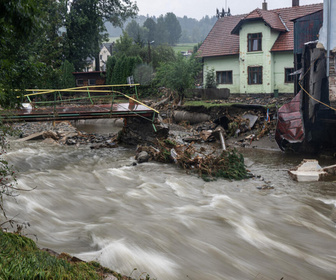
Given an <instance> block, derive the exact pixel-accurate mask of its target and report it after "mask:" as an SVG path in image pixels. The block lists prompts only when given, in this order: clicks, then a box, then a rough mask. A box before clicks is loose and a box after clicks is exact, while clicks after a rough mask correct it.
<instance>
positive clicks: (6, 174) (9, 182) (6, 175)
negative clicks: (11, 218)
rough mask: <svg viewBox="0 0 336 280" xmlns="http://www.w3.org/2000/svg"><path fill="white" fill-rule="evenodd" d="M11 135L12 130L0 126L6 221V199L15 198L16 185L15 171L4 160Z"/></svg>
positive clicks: (0, 184)
mask: <svg viewBox="0 0 336 280" xmlns="http://www.w3.org/2000/svg"><path fill="white" fill-rule="evenodd" d="M9 133H11V130H10V128H9V127H8V126H6V125H2V124H0V210H1V212H2V213H1V214H2V215H3V216H4V218H5V219H7V217H6V212H5V209H4V197H5V196H13V190H14V188H15V185H16V179H15V176H14V171H13V170H12V168H11V167H10V166H9V164H8V162H7V161H6V160H5V159H4V154H5V153H6V149H7V148H8V142H7V140H6V136H7V135H8V134H9ZM1 220H2V219H1V218H0V226H1V225H2V223H1Z"/></svg>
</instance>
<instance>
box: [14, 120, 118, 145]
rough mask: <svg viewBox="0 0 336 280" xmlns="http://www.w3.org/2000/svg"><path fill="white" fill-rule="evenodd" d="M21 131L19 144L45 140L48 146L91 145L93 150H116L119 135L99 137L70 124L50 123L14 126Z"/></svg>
mask: <svg viewBox="0 0 336 280" xmlns="http://www.w3.org/2000/svg"><path fill="white" fill-rule="evenodd" d="M13 127H14V129H15V130H18V131H19V134H20V139H18V140H17V141H18V142H24V141H30V140H44V141H45V142H47V143H48V144H59V145H70V146H79V145H90V148H91V149H99V148H116V147H117V146H118V145H117V138H118V136H117V135H112V134H109V135H99V134H96V133H86V132H81V131H78V130H77V129H76V128H75V127H73V126H72V125H71V123H69V122H57V123H55V125H54V126H53V125H52V123H51V122H49V123H47V122H46V123H18V124H15V125H14V126H13Z"/></svg>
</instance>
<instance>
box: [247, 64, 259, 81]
mask: <svg viewBox="0 0 336 280" xmlns="http://www.w3.org/2000/svg"><path fill="white" fill-rule="evenodd" d="M248 84H249V85H261V84H262V67H261V66H259V67H248Z"/></svg>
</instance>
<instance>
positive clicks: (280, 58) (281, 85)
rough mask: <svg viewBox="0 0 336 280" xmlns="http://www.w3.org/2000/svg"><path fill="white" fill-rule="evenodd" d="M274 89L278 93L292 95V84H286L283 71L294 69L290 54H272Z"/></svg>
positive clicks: (292, 56) (292, 58) (292, 55)
mask: <svg viewBox="0 0 336 280" xmlns="http://www.w3.org/2000/svg"><path fill="white" fill-rule="evenodd" d="M273 57H274V59H273V65H274V89H275V90H278V92H280V93H293V92H294V82H289V83H286V81H285V69H289V68H294V54H293V53H292V52H275V53H273Z"/></svg>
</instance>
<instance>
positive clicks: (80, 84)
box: [76, 79, 84, 87]
mask: <svg viewBox="0 0 336 280" xmlns="http://www.w3.org/2000/svg"><path fill="white" fill-rule="evenodd" d="M76 85H77V86H78V87H81V86H84V81H83V79H78V80H76Z"/></svg>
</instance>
